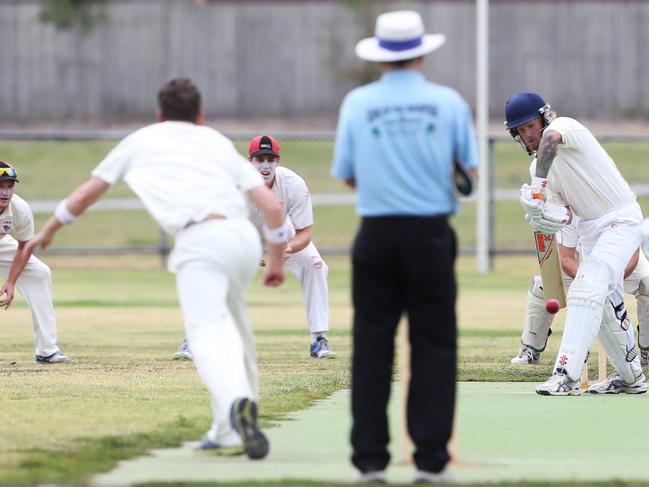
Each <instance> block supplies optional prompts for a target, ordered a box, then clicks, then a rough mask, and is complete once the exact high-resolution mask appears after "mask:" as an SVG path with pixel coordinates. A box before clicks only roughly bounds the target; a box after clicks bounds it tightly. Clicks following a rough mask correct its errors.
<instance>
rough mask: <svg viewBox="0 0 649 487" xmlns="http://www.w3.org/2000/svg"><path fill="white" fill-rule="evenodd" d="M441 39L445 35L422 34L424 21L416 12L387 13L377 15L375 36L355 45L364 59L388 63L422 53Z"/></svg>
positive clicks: (429, 49) (433, 47) (418, 55)
mask: <svg viewBox="0 0 649 487" xmlns="http://www.w3.org/2000/svg"><path fill="white" fill-rule="evenodd" d="M444 42H446V36H445V35H444V34H425V33H424V23H423V21H422V20H421V15H419V13H418V12H415V11H414V10H400V11H397V12H386V13H384V14H381V15H379V16H378V17H377V18H376V28H375V29H374V37H368V38H366V39H363V40H361V41H359V42H358V43H357V44H356V55H357V56H358V57H359V58H361V59H364V60H365V61H373V62H379V63H381V62H388V63H389V62H392V61H402V60H404V59H414V58H417V57H420V56H423V55H424V54H428V53H429V52H433V51H434V50H435V49H438V48H439V47H441V46H442V44H444Z"/></svg>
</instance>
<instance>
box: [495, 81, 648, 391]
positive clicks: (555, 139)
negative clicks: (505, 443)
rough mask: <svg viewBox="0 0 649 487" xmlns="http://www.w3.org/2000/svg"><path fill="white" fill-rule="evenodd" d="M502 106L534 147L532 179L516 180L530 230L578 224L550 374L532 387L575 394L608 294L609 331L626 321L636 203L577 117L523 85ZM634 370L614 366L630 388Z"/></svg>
mask: <svg viewBox="0 0 649 487" xmlns="http://www.w3.org/2000/svg"><path fill="white" fill-rule="evenodd" d="M505 112H506V118H507V121H506V126H507V129H509V130H510V133H511V135H512V136H513V137H514V138H515V139H516V140H517V141H518V142H520V143H521V144H522V145H523V147H524V148H525V149H526V150H527V151H528V153H529V154H533V153H534V152H536V159H535V160H534V161H533V162H532V164H533V166H534V174H535V176H534V177H533V178H532V184H531V185H527V184H524V185H523V186H522V187H521V204H522V205H523V207H524V209H525V213H526V215H525V218H526V220H527V221H528V222H529V223H530V225H531V226H532V227H533V228H534V230H537V231H540V232H543V233H546V234H554V233H557V232H558V231H559V230H561V229H562V228H563V227H564V226H565V225H566V224H568V223H570V221H571V219H572V216H573V214H574V215H576V216H578V217H579V218H580V220H579V221H578V222H577V232H578V233H579V237H580V239H581V246H582V257H583V259H582V261H581V262H580V264H579V267H578V268H577V272H576V274H575V278H574V281H573V283H572V285H571V286H570V290H569V291H568V297H567V298H568V299H567V301H568V312H567V316H566V322H565V325H564V332H563V338H562V340H561V346H560V349H559V353H558V355H557V358H556V361H555V364H554V369H553V371H554V373H553V375H552V376H551V377H550V378H549V379H548V380H547V381H546V382H545V383H543V384H541V385H539V386H538V387H537V389H536V392H537V393H538V394H542V395H579V394H580V393H581V391H580V389H579V378H580V375H581V369H582V368H583V366H584V361H585V360H586V356H587V353H588V350H589V349H590V347H591V345H592V343H593V341H594V340H595V337H596V336H597V334H598V333H599V332H600V328H601V325H602V320H603V319H604V317H605V313H608V309H609V308H610V306H608V301H611V303H613V305H614V307H615V312H614V316H615V318H614V319H615V320H617V321H618V322H619V325H618V324H615V326H611V331H612V330H613V328H615V329H617V328H619V327H620V326H621V327H623V328H624V329H626V328H628V327H629V326H630V322H629V321H628V316H627V313H626V311H625V310H624V305H623V294H624V287H623V280H624V269H625V267H626V265H627V263H628V262H629V261H630V260H631V257H632V256H633V254H634V253H635V251H636V250H637V249H638V247H639V246H640V240H641V238H640V223H641V222H642V211H641V209H640V206H639V205H638V203H637V202H636V198H635V195H634V194H633V192H632V191H631V189H630V187H629V185H628V183H627V182H626V181H625V180H624V178H623V177H622V175H621V174H620V172H619V171H618V169H617V167H616V165H615V162H614V161H613V159H611V157H610V156H609V155H608V154H607V153H606V151H605V150H604V148H603V147H602V146H601V145H600V144H599V142H598V141H597V139H596V138H595V137H594V136H593V134H592V133H591V132H590V131H589V130H588V129H587V128H586V127H584V126H583V125H582V124H580V123H579V122H578V121H577V120H574V119H572V118H568V117H558V118H557V117H556V115H555V114H554V113H553V112H552V111H551V109H550V106H549V105H547V104H546V103H545V101H543V99H542V98H541V97H540V96H539V95H537V94H535V93H530V92H523V93H518V94H517V95H515V96H513V97H512V98H511V99H510V100H508V102H507V104H506V106H505ZM539 196H540V197H541V198H540V199H539V198H538V197H539ZM609 318H610V316H609ZM611 319H612V318H611ZM607 320H608V318H607ZM604 329H605V330H606V329H608V327H604ZM625 338H626V334H625ZM607 342H608V340H606V339H605V340H603V343H602V344H603V345H604V347H605V349H606V351H607V354H608V355H609V357H610V358H611V361H612V362H613V363H619V364H622V362H629V363H630V362H632V361H634V360H637V357H631V356H629V355H628V353H627V352H626V349H625V350H622V349H621V348H620V347H617V346H616V347H613V346H610V344H609V345H607ZM611 343H613V339H611ZM638 365H639V361H638ZM639 371H640V375H636V372H634V370H633V369H632V368H631V367H630V366H627V367H625V368H624V374H622V371H620V375H621V380H622V381H623V384H622V385H623V386H624V387H627V388H630V387H634V386H635V385H636V383H638V382H639V383H642V382H644V375H643V374H641V369H639Z"/></svg>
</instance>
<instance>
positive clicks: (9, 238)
mask: <svg viewBox="0 0 649 487" xmlns="http://www.w3.org/2000/svg"><path fill="white" fill-rule="evenodd" d="M33 237H34V215H33V213H32V210H31V208H30V207H29V205H28V204H27V202H26V201H25V200H24V199H22V198H21V197H20V196H18V195H17V194H14V195H13V196H12V197H11V201H10V202H9V206H7V208H5V210H4V211H3V212H2V213H0V276H2V277H4V278H5V279H6V278H7V277H8V276H9V272H10V271H11V266H12V264H13V261H14V258H15V256H16V250H17V249H18V241H21V242H25V241H27V240H31V239H32V238H33ZM16 288H17V289H18V291H20V294H22V295H23V297H24V298H25V301H27V303H28V304H29V307H30V309H31V312H32V323H33V326H34V341H35V351H36V355H43V356H48V355H51V354H53V353H54V352H58V351H59V347H58V346H57V345H56V334H57V332H56V315H55V313H54V305H53V304H52V273H51V271H50V268H49V267H48V266H47V265H46V264H44V263H43V262H42V261H40V260H39V259H38V258H36V257H35V256H33V255H32V256H31V257H30V258H29V261H27V265H26V266H25V269H24V270H23V272H22V273H21V274H20V277H19V278H18V280H17V281H16Z"/></svg>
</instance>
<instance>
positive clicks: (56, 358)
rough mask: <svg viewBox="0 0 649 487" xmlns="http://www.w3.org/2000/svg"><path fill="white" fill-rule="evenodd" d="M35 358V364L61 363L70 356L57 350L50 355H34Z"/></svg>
mask: <svg viewBox="0 0 649 487" xmlns="http://www.w3.org/2000/svg"><path fill="white" fill-rule="evenodd" d="M35 359H36V363H37V364H62V363H63V362H67V361H68V360H70V357H68V356H67V355H63V354H62V353H61V352H60V351H58V352H54V353H53V354H50V355H36V357H35Z"/></svg>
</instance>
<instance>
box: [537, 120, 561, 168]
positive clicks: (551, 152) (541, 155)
mask: <svg viewBox="0 0 649 487" xmlns="http://www.w3.org/2000/svg"><path fill="white" fill-rule="evenodd" d="M559 143H561V134H560V133H559V132H556V131H554V130H546V131H545V132H543V137H541V143H540V144H539V150H538V151H537V152H536V176H537V177H539V178H547V177H548V173H549V172H550V167H551V166H552V161H554V158H555V157H556V155H557V150H558V149H559Z"/></svg>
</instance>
